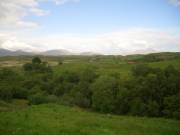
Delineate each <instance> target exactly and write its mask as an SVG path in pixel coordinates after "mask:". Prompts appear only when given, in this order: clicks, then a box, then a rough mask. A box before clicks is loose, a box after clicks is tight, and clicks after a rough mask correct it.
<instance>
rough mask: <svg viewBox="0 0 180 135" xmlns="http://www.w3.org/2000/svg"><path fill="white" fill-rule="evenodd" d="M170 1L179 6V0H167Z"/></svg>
mask: <svg viewBox="0 0 180 135" xmlns="http://www.w3.org/2000/svg"><path fill="white" fill-rule="evenodd" d="M169 1H170V3H172V4H173V5H175V6H177V7H179V6H180V0H169Z"/></svg>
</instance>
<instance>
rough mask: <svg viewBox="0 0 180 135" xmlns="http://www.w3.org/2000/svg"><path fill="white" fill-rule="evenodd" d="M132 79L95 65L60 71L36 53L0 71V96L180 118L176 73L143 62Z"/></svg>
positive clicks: (9, 98)
mask: <svg viewBox="0 0 180 135" xmlns="http://www.w3.org/2000/svg"><path fill="white" fill-rule="evenodd" d="M131 74H132V75H131V77H129V78H128V79H124V78H121V76H120V75H118V74H116V73H114V74H110V75H99V74H97V72H96V69H94V68H93V67H86V68H84V69H83V70H80V71H76V72H75V71H63V72H62V73H61V74H58V75H56V74H55V73H54V72H53V69H52V67H50V66H49V65H48V63H46V62H42V61H41V59H40V58H38V57H35V58H33V59H32V62H31V63H26V64H25V65H24V66H23V71H20V72H19V71H14V70H12V69H11V68H2V69H0V99H1V100H4V101H7V102H11V100H12V99H14V98H16V99H27V100H28V101H29V104H35V105H37V104H43V103H62V104H65V105H72V106H74V105H75V106H79V107H82V108H88V109H91V110H94V111H98V112H102V113H112V114H119V115H133V116H148V117H167V118H176V119H180V83H179V82H180V71H178V70H176V69H175V68H174V67H173V66H168V67H166V68H165V69H160V68H152V67H149V66H147V65H144V64H140V65H136V66H135V67H134V68H132V70H131Z"/></svg>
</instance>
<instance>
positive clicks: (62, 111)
mask: <svg viewBox="0 0 180 135" xmlns="http://www.w3.org/2000/svg"><path fill="white" fill-rule="evenodd" d="M179 127H180V121H175V120H165V119H155V118H153V119H151V118H136V117H128V116H115V115H104V114H98V113H93V112H86V111H83V110H81V109H79V108H70V107H65V106H61V105H54V104H48V105H40V106H32V107H29V108H26V109H23V110H19V111H12V112H0V135H179V134H180V128H179Z"/></svg>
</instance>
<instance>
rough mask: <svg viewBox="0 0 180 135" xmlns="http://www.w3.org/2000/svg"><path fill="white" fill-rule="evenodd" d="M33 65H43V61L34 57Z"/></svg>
mask: <svg viewBox="0 0 180 135" xmlns="http://www.w3.org/2000/svg"><path fill="white" fill-rule="evenodd" d="M32 64H41V59H40V58H39V57H34V58H33V59H32Z"/></svg>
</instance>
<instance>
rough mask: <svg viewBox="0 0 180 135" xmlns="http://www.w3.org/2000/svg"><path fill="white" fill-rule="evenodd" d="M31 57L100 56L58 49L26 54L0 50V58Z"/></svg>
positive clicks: (24, 52)
mask: <svg viewBox="0 0 180 135" xmlns="http://www.w3.org/2000/svg"><path fill="white" fill-rule="evenodd" d="M33 55H43V56H63V55H85V56H91V55H100V54H98V53H94V52H82V53H73V52H70V51H68V50H64V49H59V50H48V51H44V52H26V51H22V50H17V51H11V50H7V49H2V48H0V57H2V56H33Z"/></svg>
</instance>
